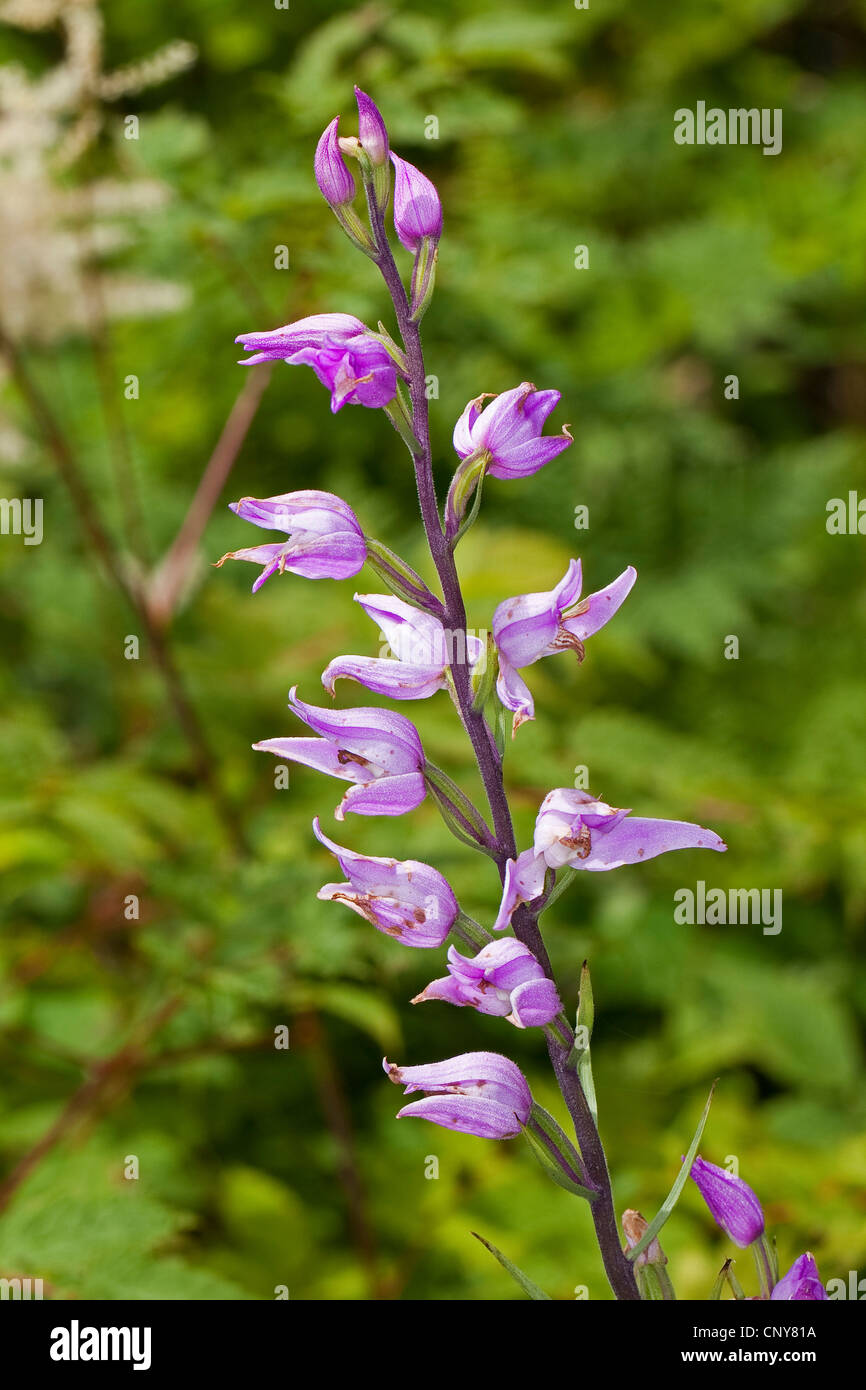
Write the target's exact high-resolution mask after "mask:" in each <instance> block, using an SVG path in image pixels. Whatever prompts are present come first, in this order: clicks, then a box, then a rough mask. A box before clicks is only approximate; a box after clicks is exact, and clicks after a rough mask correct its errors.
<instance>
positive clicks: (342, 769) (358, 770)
mask: <svg viewBox="0 0 866 1390" xmlns="http://www.w3.org/2000/svg"><path fill="white" fill-rule="evenodd" d="M253 748H254V749H255V750H256V752H257V753H273V755H274V757H276V758H287V759H288V760H289V762H293V763H301V764H302V766H303V767H312V768H314V769H315V770H316V772H326V773H327V774H328V776H329V777H339V778H340V779H341V781H343V782H368V781H370V780H371V779H372V778H373V777H374V776H375V773H373V772H371V771H370V769H369V768H367V767H364V766H362V765H361V764H359V763H357V762H349V761H348V760H346V759H341V758H340V752H339V749H337V748H336V747H335V746H334V744H333V743H328V741H327V739H324V738H265V739H262V740H261V742H260V743H254V744H253Z"/></svg>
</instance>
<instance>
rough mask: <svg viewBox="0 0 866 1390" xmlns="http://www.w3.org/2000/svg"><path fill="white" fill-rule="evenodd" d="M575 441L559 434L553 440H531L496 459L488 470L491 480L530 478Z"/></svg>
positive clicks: (545, 438)
mask: <svg viewBox="0 0 866 1390" xmlns="http://www.w3.org/2000/svg"><path fill="white" fill-rule="evenodd" d="M572 442H573V441H572V439H571V438H570V436H569V435H567V434H566V435H562V434H557V435H554V436H553V437H552V438H547V437H546V436H545V437H544V438H542V439H530V440H529V441H528V442H527V443H525V444H518V445H515V446H514V447H513V448H510V449H508V450H506V451H505V452H504V453H503V454H502V455H501V456H499V457H497V458H495V459H494V461H493V463H491V464H490V467H489V468H488V469H487V471H488V473H489V474H490V476H491V478H503V479H505V480H506V481H507V480H508V479H511V478H528V477H530V475H531V474H533V473H537V472H538V470H539V468H543V467H544V465H545V464H546V463H550V461H551V459H555V458H556V456H557V454H561V453H562V451H563V449H567V448H568V446H569V444H571V443H572Z"/></svg>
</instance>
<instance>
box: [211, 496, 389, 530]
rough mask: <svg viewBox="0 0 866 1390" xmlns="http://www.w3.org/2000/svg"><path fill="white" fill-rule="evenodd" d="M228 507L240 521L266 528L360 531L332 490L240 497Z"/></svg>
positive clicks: (346, 506)
mask: <svg viewBox="0 0 866 1390" xmlns="http://www.w3.org/2000/svg"><path fill="white" fill-rule="evenodd" d="M229 508H230V510H231V511H233V512H235V513H236V514H237V515H238V516H239V517H241V518H242V519H243V520H244V521H251V522H252V523H253V524H254V525H255V526H263V527H264V528H265V529H266V530H269V531H286V532H287V533H290V532H292V531H295V530H299V531H313V532H315V533H317V534H319V535H325V534H327V533H328V532H332V531H353V532H354V533H355V535H356V536H360V535H362V534H363V532H362V531H361V527H360V525H359V523H358V518H357V517H356V516H355V513H354V512H353V511H352V508H351V507H350V506H349V504H348V503H347V502H344V501H343V499H342V497H338V496H337V495H336V493H333V492H321V491H319V490H318V489H316V488H304V489H302V490H300V491H298V492H283V493H280V494H278V495H277V496H276V497H242V498H241V499H240V501H239V502H230V503H229Z"/></svg>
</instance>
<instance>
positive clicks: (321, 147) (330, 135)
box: [313, 116, 355, 207]
mask: <svg viewBox="0 0 866 1390" xmlns="http://www.w3.org/2000/svg"><path fill="white" fill-rule="evenodd" d="M339 125H340V118H339V116H335V117H334V119H333V120H332V121H331V123H330V125H328V126H326V127H325V129H324V130H323V131H322V134H321V136H320V137H319V143H318V145H317V146H316V154H315V158H314V160H313V172H314V173H315V176H316V183H317V184H318V185H319V191H320V193H321V194H322V197H323V198H324V199H325V200H326V202H328V203H330V205H331V207H341V206H342V204H343V203H350V202H351V201H352V199H353V198H354V196H355V179H354V176H353V174H352V173H351V171H350V170H349V169H348V168H347V167H346V164H345V162H344V160H343V156H342V154H341V153H340V146H339V143H338V141H339V133H338V132H339Z"/></svg>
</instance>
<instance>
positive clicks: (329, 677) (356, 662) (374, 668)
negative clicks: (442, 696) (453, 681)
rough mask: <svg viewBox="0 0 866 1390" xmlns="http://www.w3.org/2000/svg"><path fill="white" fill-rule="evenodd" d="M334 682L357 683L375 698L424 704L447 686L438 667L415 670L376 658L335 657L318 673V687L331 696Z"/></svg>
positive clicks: (408, 666) (399, 662) (411, 667)
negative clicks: (385, 697) (321, 687)
mask: <svg viewBox="0 0 866 1390" xmlns="http://www.w3.org/2000/svg"><path fill="white" fill-rule="evenodd" d="M338 680H353V681H358V683H359V684H360V685H363V686H366V688H367V689H368V690H372V691H373V693H374V694H375V695H386V696H387V697H388V698H389V699H391V700H426V699H427V698H428V697H429V696H430V695H435V694H436V692H437V690H444V689H445V688H446V685H447V682H446V681H445V678H444V676H443V675H442V670H441V668H440V667H438V666H415V665H410V664H409V663H408V662H405V661H390V660H388V658H387V657H377V656H338V657H335V658H334V660H333V661H331V662H329V663H328V665H327V666H326V668H325V670H324V671H323V672H322V685H323V686H324V687H325V689H326V690H327V692H328V694H329V695H333V694H334V683H335V681H338Z"/></svg>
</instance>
